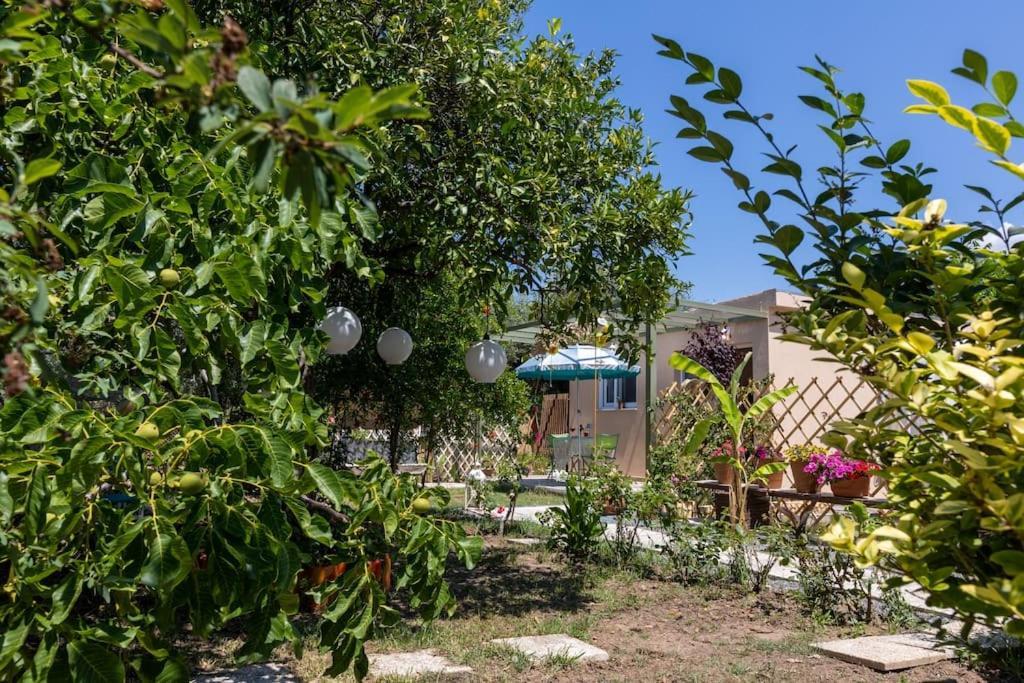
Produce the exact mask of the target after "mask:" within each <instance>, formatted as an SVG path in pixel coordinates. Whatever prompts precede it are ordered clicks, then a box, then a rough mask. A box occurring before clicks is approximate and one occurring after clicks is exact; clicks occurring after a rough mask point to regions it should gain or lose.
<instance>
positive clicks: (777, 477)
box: [754, 470, 786, 489]
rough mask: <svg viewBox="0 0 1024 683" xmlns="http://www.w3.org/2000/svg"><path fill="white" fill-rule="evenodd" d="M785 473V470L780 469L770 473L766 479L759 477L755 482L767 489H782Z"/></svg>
mask: <svg viewBox="0 0 1024 683" xmlns="http://www.w3.org/2000/svg"><path fill="white" fill-rule="evenodd" d="M785 475H786V471H785V470H779V471H778V472H773V473H772V474H769V475H768V476H767V477H765V478H764V479H758V480H757V481H756V482H754V483H755V484H757V485H758V486H763V487H764V488H766V489H781V488H782V481H783V478H784V477H785Z"/></svg>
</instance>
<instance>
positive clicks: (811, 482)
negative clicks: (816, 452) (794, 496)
mask: <svg viewBox="0 0 1024 683" xmlns="http://www.w3.org/2000/svg"><path fill="white" fill-rule="evenodd" d="M806 466H807V461H806V460H794V461H792V462H791V463H789V472H790V474H792V475H793V488H795V489H796V490H797V491H799V492H800V493H817V492H818V488H819V486H818V480H817V478H815V476H814V475H813V474H807V472H804V467H806Z"/></svg>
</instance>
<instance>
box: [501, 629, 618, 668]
mask: <svg viewBox="0 0 1024 683" xmlns="http://www.w3.org/2000/svg"><path fill="white" fill-rule="evenodd" d="M491 642H492V643H494V644H495V645H501V646H502V647H507V648H511V649H513V650H517V651H519V652H521V653H523V654H524V655H526V656H527V657H529V658H530V659H534V660H540V659H547V658H549V657H556V656H566V657H572V658H574V659H575V660H576V661H579V662H591V661H592V662H604V661H607V660H608V653H607V652H605V651H604V650H602V649H601V648H599V647H594V646H593V645H591V644H590V643H585V642H583V641H582V640H579V639H578V638H573V637H572V636H569V635H566V634H564V633H556V634H553V635H549V636H524V637H522V638H498V639H496V640H492V641H491Z"/></svg>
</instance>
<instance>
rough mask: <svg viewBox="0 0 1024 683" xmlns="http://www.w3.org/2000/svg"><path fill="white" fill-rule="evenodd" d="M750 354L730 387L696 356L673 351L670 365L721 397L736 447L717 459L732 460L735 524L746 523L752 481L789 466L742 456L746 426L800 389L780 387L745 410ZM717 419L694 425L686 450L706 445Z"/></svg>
mask: <svg viewBox="0 0 1024 683" xmlns="http://www.w3.org/2000/svg"><path fill="white" fill-rule="evenodd" d="M750 356H751V354H749V353H748V354H747V355H746V357H745V358H744V359H743V361H742V362H741V363H740V364H739V366H738V367H737V368H736V370H734V371H733V373H732V377H731V378H730V380H729V388H728V389H726V387H725V386H724V385H723V384H722V383H721V382H720V381H719V380H718V378H717V377H715V375H714V374H713V373H712V372H711V371H710V370H708V369H707V368H705V367H704V366H703V365H701V364H700V363H698V362H697V361H695V360H693V359H692V358H689V357H687V356H684V355H683V354H681V353H673V354H672V356H671V357H670V358H669V365H671V366H672V367H673V368H675V369H676V370H679V371H681V372H684V373H686V374H688V375H692V376H693V377H696V378H697V379H699V380H702V381H704V382H707V383H708V386H710V387H711V391H712V392H713V393H714V394H715V398H716V399H717V400H718V406H719V408H720V409H721V411H722V415H723V416H724V418H725V422H726V424H727V425H728V426H729V432H730V435H731V436H732V442H733V443H734V444H735V447H734V448H733V451H732V453H731V454H726V455H723V456H721V457H720V458H718V459H717V460H718V461H719V462H725V463H728V464H729V465H731V466H732V468H733V470H734V476H733V478H732V485H731V486H730V487H729V518H730V521H731V522H732V523H733V524H734V525H742V524H743V522H744V521H745V520H746V518H747V489H748V488H749V487H750V484H751V482H755V481H764V480H766V479H767V478H768V477H769V476H770V475H772V474H774V473H775V472H779V471H781V470H783V469H785V467H786V464H785V463H783V462H766V463H763V464H761V465H757V466H754V465H756V463H753V464H752V463H750V462H748V461H747V460H746V459H745V458H743V457H741V456H740V449H739V446H740V444H742V443H743V437H744V435H745V434H746V429H747V427H748V426H749V425H750V424H751V423H752V422H753V421H754V420H757V419H758V418H760V417H761V416H762V415H764V414H765V413H767V412H768V411H770V410H771V409H772V407H773V406H774V405H775V404H776V403H778V402H779V401H781V400H782V399H784V398H786V397H787V396H789V395H790V394H792V393H793V392H795V391H796V390H797V387H796V386H795V385H792V384H790V385H788V386H785V387H783V388H781V389H776V390H775V391H772V392H769V393H767V394H765V395H764V396H761V397H760V398H759V399H757V400H756V401H754V403H753V404H752V405H751V406H750V407H749V408H746V409H744V406H743V405H742V402H741V400H740V398H739V396H740V393H741V392H742V386H741V384H740V377H742V375H743V369H744V368H745V367H746V366H747V363H749V362H750ZM714 421H715V419H714V418H705V419H704V420H701V421H700V422H698V423H697V424H696V425H694V427H693V430H692V431H691V432H690V435H689V436H688V437H687V441H686V446H685V450H686V452H687V453H688V454H693V453H696V452H697V450H698V449H699V448H700V447H701V446H702V445H703V444H704V441H705V440H706V439H707V435H708V430H709V429H710V428H711V425H712V424H713V423H714Z"/></svg>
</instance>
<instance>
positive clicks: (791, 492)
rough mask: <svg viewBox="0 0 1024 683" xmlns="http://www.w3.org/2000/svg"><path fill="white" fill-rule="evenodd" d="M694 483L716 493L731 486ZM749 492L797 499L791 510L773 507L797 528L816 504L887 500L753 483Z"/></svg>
mask: <svg viewBox="0 0 1024 683" xmlns="http://www.w3.org/2000/svg"><path fill="white" fill-rule="evenodd" d="M694 483H695V484H697V486H698V487H700V488H702V489H707V490H709V491H715V492H716V493H728V492H729V489H730V488H731V487H730V486H729V485H728V484H720V483H718V482H717V481H715V480H714V479H707V480H702V481H697V482H694ZM751 494H754V495H756V496H758V497H763V498H762V500H765V499H767V500H768V501H769V503H770V501H771V500H773V499H774V500H778V501H798V502H799V503H800V504H799V505H798V506H797V507H796V510H791V509H790V508H789V507H787V506H786V505H779V506H776V508H775V516H776V517H785V518H786V519H787V520H788V521H789V522H790V523H791V524H792V525H793V526H794V527H796V528H798V529H805V528H807V523H808V520H809V519H810V518H811V516H812V513H813V512H814V508H815V506H817V505H828V506H829V507H830V508H831V507H832V506H833V505H852V504H853V503H860V504H861V505H864V506H865V507H869V508H875V509H878V508H884V507H885V506H886V505H887V504H888V502H889V501H888V500H887V499H885V498H877V497H870V496H868V497H864V498H845V497H842V496H834V495H832V494H830V493H801V492H800V491H797V490H796V489H766V488H764V487H762V486H754V485H751V486H750V487H749V488H748V489H747V495H748V496H749V495H751ZM824 515H825V513H824V512H823V513H822V514H821V515H820V516H819V517H818V518H817V519H815V520H814V522H815V523H817V522H820V521H821V519H822V518H823V517H824Z"/></svg>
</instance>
